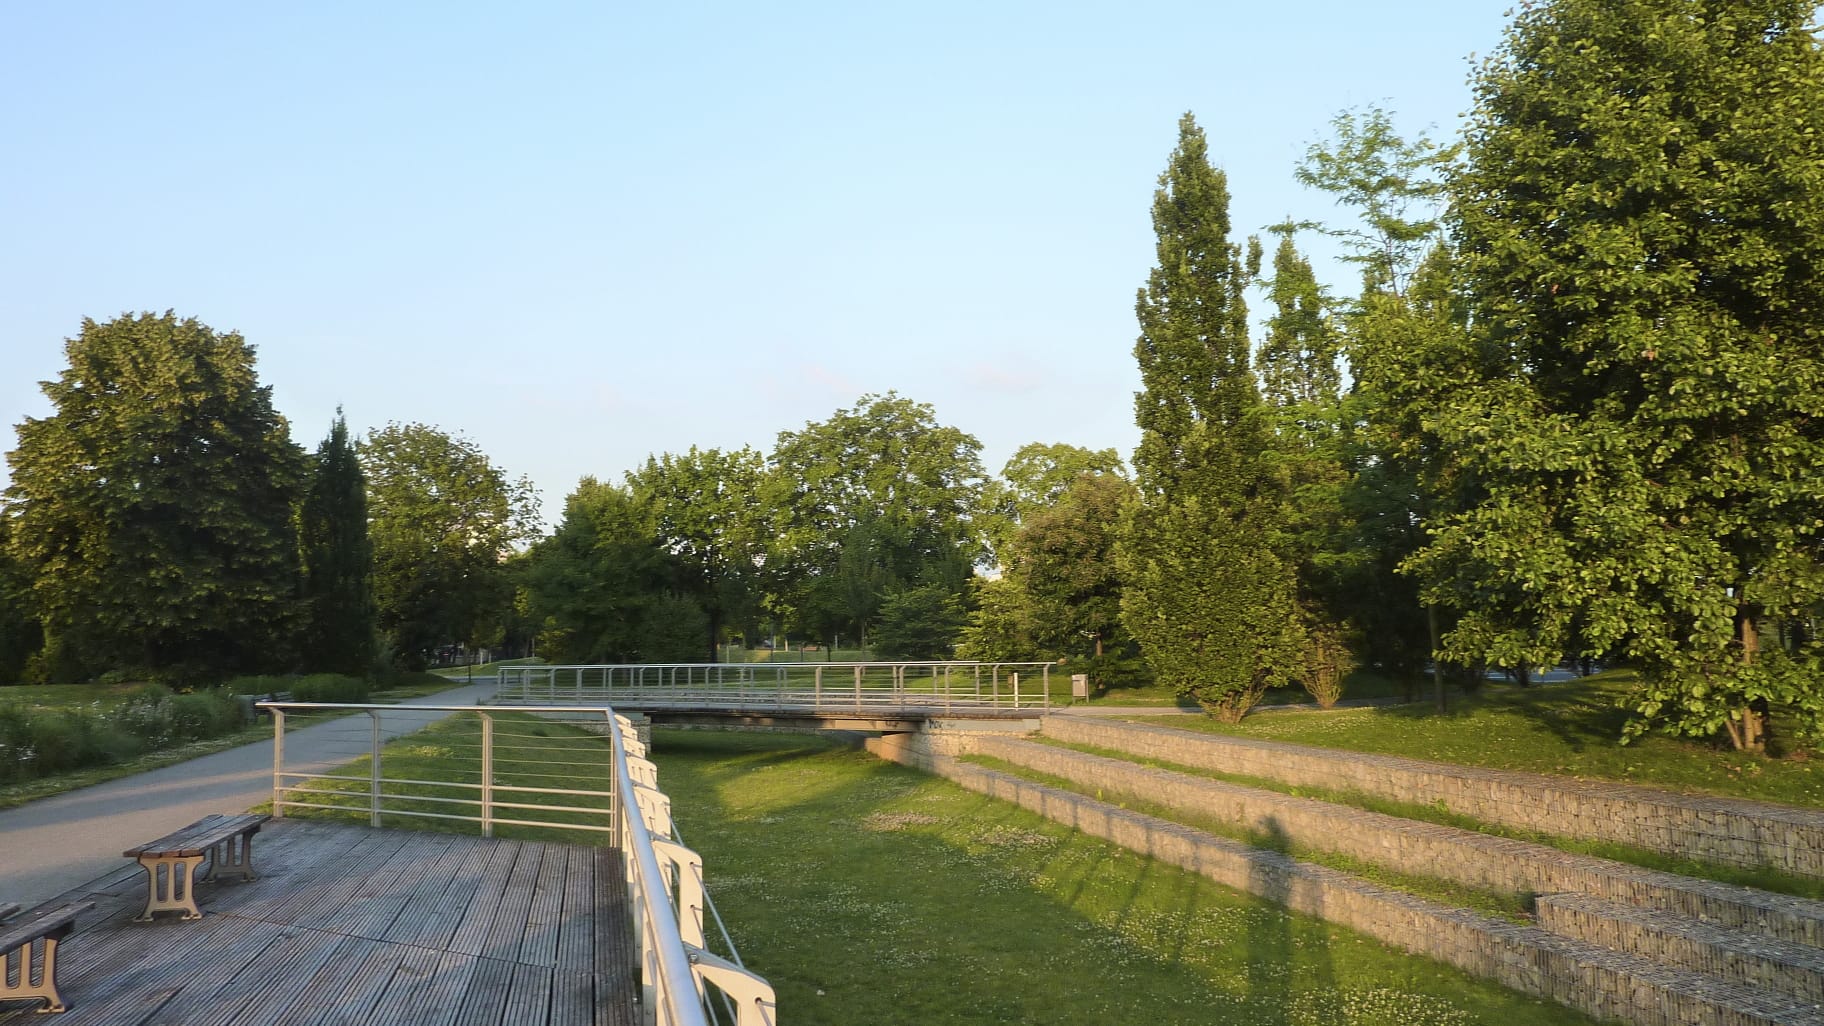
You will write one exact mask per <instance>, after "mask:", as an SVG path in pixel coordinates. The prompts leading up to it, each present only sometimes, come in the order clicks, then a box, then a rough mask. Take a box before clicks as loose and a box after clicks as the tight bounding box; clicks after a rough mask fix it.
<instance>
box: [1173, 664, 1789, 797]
mask: <svg viewBox="0 0 1824 1026" xmlns="http://www.w3.org/2000/svg"><path fill="white" fill-rule="evenodd" d="M1633 682H1634V675H1633V673H1632V672H1631V671H1626V670H1615V671H1608V672H1604V673H1600V674H1597V675H1595V676H1593V677H1585V678H1583V679H1581V680H1574V681H1567V682H1565V683H1562V684H1536V685H1534V686H1532V687H1528V688H1521V687H1512V686H1505V685H1494V684H1491V685H1489V686H1487V687H1485V688H1483V689H1482V690H1481V691H1480V692H1479V693H1477V694H1475V695H1462V694H1452V695H1451V696H1450V698H1451V703H1450V711H1449V712H1447V713H1444V714H1442V715H1440V714H1439V713H1438V712H1437V711H1436V709H1434V708H1433V707H1432V706H1431V705H1430V704H1429V703H1418V704H1413V705H1398V706H1387V707H1381V708H1366V709H1342V710H1335V711H1331V712H1321V713H1320V712H1306V711H1296V710H1291V711H1271V710H1269V711H1262V712H1257V713H1254V714H1252V715H1250V716H1248V717H1247V718H1246V719H1244V720H1243V721H1242V722H1241V723H1239V724H1224V723H1219V722H1217V721H1216V720H1214V719H1211V718H1208V717H1192V716H1173V717H1170V718H1164V717H1160V718H1145V717H1142V718H1141V719H1142V720H1143V721H1144V722H1150V723H1156V724H1158V725H1160V726H1168V727H1177V728H1181V729H1187V730H1203V731H1209V732H1211V733H1220V734H1234V735H1238V736H1242V737H1254V738H1262V739H1267V740H1273V741H1290V742H1294V743H1297V744H1306V745H1316V746H1319V747H1323V748H1341V749H1345V750H1347V751H1355V752H1374V753H1378V754H1383V755H1400V756H1406V757H1408V758H1414V759H1431V760H1435V761H1438V762H1452V763H1458V764H1461V765H1465V766H1483V767H1488V768H1491V769H1507V770H1523V771H1527V772H1533V773H1557V774H1562V775H1565V776H1572V777H1578V778H1595V779H1603V780H1613V781H1618V782H1621V783H1628V784H1640V785H1644V786H1649V787H1660V788H1667V789H1671V790H1676V791H1688V792H1695V793H1703V794H1716V795H1725V796H1729V797H1735V798H1752V799H1757V800H1761V801H1771V802H1783V803H1786V804H1789V805H1805V806H1812V807H1824V760H1815V759H1813V758H1811V757H1810V755H1809V753H1806V752H1804V751H1791V752H1789V753H1788V754H1786V755H1785V756H1784V757H1781V758H1774V757H1769V756H1762V755H1752V754H1748V753H1742V752H1734V751H1729V750H1727V749H1724V748H1719V747H1717V746H1715V745H1710V744H1705V743H1702V742H1697V741H1688V740H1681V739H1677V738H1669V737H1662V736H1657V735H1655V736H1648V737H1644V738H1641V739H1640V740H1638V741H1635V742H1634V743H1632V744H1629V745H1621V744H1618V743H1617V738H1619V737H1620V736H1621V729H1622V725H1623V724H1624V723H1626V722H1627V719H1628V712H1627V710H1626V709H1625V708H1624V707H1623V706H1622V705H1621V701H1622V700H1623V699H1624V698H1625V697H1626V696H1627V694H1628V693H1629V691H1630V690H1631V688H1632V685H1633ZM1779 727H1780V723H1779V721H1778V720H1777V719H1776V720H1775V728H1776V737H1778V736H1781V735H1780V734H1779V733H1777V732H1778V729H1779ZM1784 736H1788V737H1789V736H1790V734H1789V733H1788V734H1786V735H1784ZM1776 751H1777V749H1776Z"/></svg>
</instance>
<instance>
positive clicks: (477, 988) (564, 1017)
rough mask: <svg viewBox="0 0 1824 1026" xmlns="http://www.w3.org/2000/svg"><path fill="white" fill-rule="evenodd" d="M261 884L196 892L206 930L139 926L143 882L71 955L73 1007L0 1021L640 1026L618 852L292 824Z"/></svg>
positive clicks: (104, 892) (109, 879) (96, 917)
mask: <svg viewBox="0 0 1824 1026" xmlns="http://www.w3.org/2000/svg"><path fill="white" fill-rule="evenodd" d="M254 867H255V869H256V871H257V872H258V873H259V879H258V880H255V881H253V882H250V883H245V882H233V881H232V878H231V879H230V880H229V881H224V882H222V883H217V884H203V885H201V886H199V887H198V889H197V894H198V901H199V904H200V905H201V906H202V908H203V912H204V916H205V918H203V919H201V920H195V921H190V922H184V921H178V920H173V919H161V920H159V921H157V922H154V923H149V924H148V923H134V922H132V918H133V916H134V915H136V914H137V913H138V912H139V910H140V908H141V905H142V903H143V901H144V898H145V883H144V880H145V874H144V871H143V870H141V869H140V868H139V867H138V866H137V865H134V864H132V863H130V862H124V861H123V866H122V868H121V869H120V870H119V871H117V872H114V873H110V874H108V875H107V876H104V877H102V878H100V879H98V880H95V881H93V882H91V883H90V884H88V885H86V886H84V887H80V888H77V889H76V890H75V891H72V892H70V893H69V894H66V895H64V896H63V897H62V898H59V899H58V900H59V901H64V900H73V899H75V898H78V897H81V898H84V899H85V900H91V901H94V902H96V908H95V910H94V911H93V912H91V913H88V914H86V915H84V916H83V917H82V918H81V919H80V920H79V921H78V926H77V930H76V933H75V934H74V935H72V936H71V937H70V939H69V940H67V941H66V942H65V943H64V945H63V948H62V950H61V952H60V953H59V966H58V984H59V987H60V989H61V990H62V991H63V996H64V999H65V1000H66V1001H68V1002H69V1005H70V1010H69V1011H68V1012H65V1013H63V1014H62V1015H58V1016H55V1017H50V1016H40V1015H37V1014H35V1013H34V1012H33V1011H32V1009H33V1008H34V1007H36V1006H35V1005H27V1004H23V1003H17V1004H15V1003H8V1004H5V1005H0V1024H6V1026H11V1024H15V1023H27V1022H31V1023H35V1024H45V1023H54V1024H55V1026H88V1024H106V1026H159V1024H169V1026H244V1024H254V1023H259V1024H271V1026H291V1024H294V1023H349V1024H355V1023H361V1024H373V1026H405V1024H413V1026H458V1024H461V1026H470V1024H475V1026H522V1024H530V1026H541V1024H549V1026H609V1024H612V1026H621V1024H626V1026H632V1024H633V1023H634V1021H635V1009H634V1003H633V997H634V992H635V989H636V983H635V978H634V972H633V970H634V955H633V952H632V932H631V931H632V927H631V920H630V918H629V915H628V910H627V903H626V884H625V881H624V879H623V874H622V872H621V868H620V856H619V853H618V852H615V851H614V850H612V849H608V848H595V847H587V846H583V845H568V844H551V843H538V842H529V841H528V842H520V841H503V840H490V839H483V838H479V837H467V836H458V835H453V834H436V833H420V832H415V831H398V830H373V829H369V828H366V827H358V826H346V825H335V824H328V823H322V822H309V821H303V820H296V819H286V820H279V821H274V822H272V823H269V824H268V825H267V826H266V828H265V829H263V830H262V831H261V832H260V834H259V835H258V837H257V838H256V840H255V843H254Z"/></svg>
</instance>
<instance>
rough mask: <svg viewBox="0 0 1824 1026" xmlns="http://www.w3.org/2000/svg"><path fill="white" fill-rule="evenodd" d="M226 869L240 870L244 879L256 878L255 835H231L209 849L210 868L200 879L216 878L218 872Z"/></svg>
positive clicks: (231, 870)
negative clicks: (254, 858)
mask: <svg viewBox="0 0 1824 1026" xmlns="http://www.w3.org/2000/svg"><path fill="white" fill-rule="evenodd" d="M224 870H227V871H230V872H238V873H240V874H241V879H243V880H255V879H258V877H255V876H254V875H253V835H252V834H250V833H249V834H242V835H240V836H239V837H230V838H228V839H227V840H226V841H223V842H222V843H220V844H218V845H215V846H214V847H212V848H210V849H209V868H208V870H207V871H205V872H204V873H203V875H202V876H201V877H198V879H200V880H214V879H215V877H216V874H218V873H221V872H223V871H224Z"/></svg>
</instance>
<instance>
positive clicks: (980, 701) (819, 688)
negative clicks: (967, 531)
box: [495, 661, 1055, 713]
mask: <svg viewBox="0 0 1824 1026" xmlns="http://www.w3.org/2000/svg"><path fill="white" fill-rule="evenodd" d="M1053 665H1055V664H1052V663H981V662H956V661H947V662H868V663H833V662H832V663H815V662H805V663H636V664H598V665H576V666H540V665H515V666H502V667H500V668H499V675H500V677H499V679H500V684H499V687H498V688H497V689H496V691H495V700H496V701H500V702H515V703H518V702H528V703H530V702H548V703H559V702H575V703H579V704H584V705H612V706H614V707H615V708H618V709H624V710H631V709H652V708H661V707H663V708H681V707H693V708H704V709H792V710H807V711H828V712H856V713H866V712H877V711H880V710H883V709H920V710H933V711H950V712H956V711H966V710H976V709H1012V710H1021V709H1031V710H1044V709H1046V708H1049V707H1050V705H1051V668H1052V666H1053Z"/></svg>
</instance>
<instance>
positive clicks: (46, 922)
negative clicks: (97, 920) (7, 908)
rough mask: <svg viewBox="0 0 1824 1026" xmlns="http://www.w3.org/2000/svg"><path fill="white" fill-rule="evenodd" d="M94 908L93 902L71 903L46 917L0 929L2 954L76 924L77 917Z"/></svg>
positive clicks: (52, 911)
mask: <svg viewBox="0 0 1824 1026" xmlns="http://www.w3.org/2000/svg"><path fill="white" fill-rule="evenodd" d="M13 907H14V908H17V907H18V906H17V905H15V906H13ZM94 907H95V903H94V902H92V901H77V902H71V903H70V904H68V905H65V906H63V907H62V908H57V909H52V910H51V911H49V912H46V913H45V914H44V915H41V916H33V917H31V918H30V919H26V920H23V921H21V922H17V923H13V924H11V925H9V926H6V927H4V928H0V952H6V951H11V950H13V949H14V948H18V947H23V946H24V945H27V944H30V943H31V942H32V941H35V940H37V939H38V938H40V937H43V936H44V935H46V934H48V933H52V932H55V931H56V930H57V929H58V928H59V927H62V926H65V925H67V924H69V923H73V922H75V921H76V917H77V916H79V915H81V914H82V913H84V912H87V911H88V910H89V909H92V908H94Z"/></svg>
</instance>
